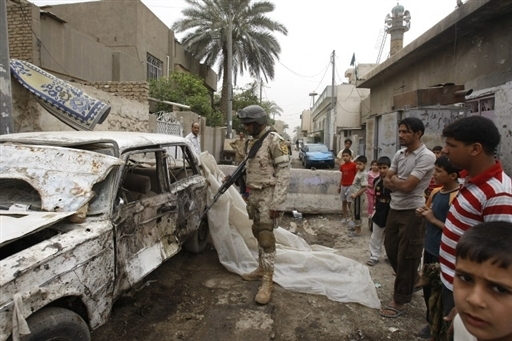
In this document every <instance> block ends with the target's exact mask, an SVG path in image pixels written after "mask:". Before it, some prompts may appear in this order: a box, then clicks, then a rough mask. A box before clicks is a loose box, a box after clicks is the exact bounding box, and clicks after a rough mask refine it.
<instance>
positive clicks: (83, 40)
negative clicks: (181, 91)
mask: <svg viewBox="0 0 512 341" xmlns="http://www.w3.org/2000/svg"><path fill="white" fill-rule="evenodd" d="M20 1H21V2H20V4H21V5H20V4H19V3H18V2H17V1H16V2H15V1H12V0H7V4H8V23H9V44H10V46H11V47H12V53H11V57H12V58H18V59H22V60H26V61H29V62H31V63H33V64H35V65H37V66H39V67H42V68H44V69H45V70H47V71H50V72H52V73H53V74H55V75H57V76H59V77H60V78H65V79H75V80H84V81H108V80H114V81H143V80H146V79H147V58H148V55H147V54H148V53H149V54H151V55H152V56H153V57H155V58H157V59H158V60H159V61H161V62H162V66H161V70H162V71H161V74H162V76H167V75H168V73H170V72H172V71H173V70H175V69H176V68H177V67H178V66H181V68H182V69H183V70H186V71H188V72H190V73H192V74H194V75H197V76H199V77H200V78H202V79H204V82H205V85H206V86H207V87H208V88H209V89H210V91H212V92H214V91H216V90H217V74H216V73H215V72H214V71H213V70H212V69H211V68H210V67H208V66H207V65H204V64H201V63H200V62H199V61H198V60H196V59H195V58H193V57H192V56H191V55H190V54H189V53H187V52H185V51H184V49H183V47H182V46H181V45H180V44H179V42H177V41H176V40H175V37H174V32H173V31H171V30H170V29H169V28H168V27H167V26H166V25H165V24H164V23H163V22H162V21H160V20H159V19H158V17H157V16H156V15H155V14H154V13H153V12H151V10H149V8H147V7H146V6H145V5H144V4H143V3H142V2H141V1H140V0H126V1H116V0H103V1H93V2H81V3H74V4H62V5H52V6H43V7H41V8H39V7H37V6H35V5H32V4H30V3H28V2H25V1H24V0H20ZM36 36H37V37H36ZM177 49H178V50H180V49H181V50H180V51H177ZM107 64H108V65H107Z"/></svg>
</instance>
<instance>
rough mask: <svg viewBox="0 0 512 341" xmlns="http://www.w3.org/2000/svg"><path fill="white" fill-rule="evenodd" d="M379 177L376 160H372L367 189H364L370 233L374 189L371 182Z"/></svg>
mask: <svg viewBox="0 0 512 341" xmlns="http://www.w3.org/2000/svg"><path fill="white" fill-rule="evenodd" d="M378 176H379V166H378V165H377V160H373V161H372V163H371V165H370V170H369V171H368V187H367V189H366V199H367V201H368V228H369V229H370V231H372V227H373V223H372V214H373V209H374V206H375V188H374V187H373V181H374V180H375V179H376V178H377V177H378Z"/></svg>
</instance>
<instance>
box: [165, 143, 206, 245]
mask: <svg viewBox="0 0 512 341" xmlns="http://www.w3.org/2000/svg"><path fill="white" fill-rule="evenodd" d="M167 154H168V163H169V172H170V179H171V188H170V191H171V192H172V193H173V194H175V195H176V196H177V197H178V198H179V201H178V216H177V226H176V232H175V237H176V239H177V240H178V241H179V242H180V243H182V244H183V243H185V242H187V241H188V240H190V239H191V238H195V239H196V242H197V243H196V245H195V246H193V247H191V244H190V243H189V244H188V247H187V244H185V249H187V250H188V251H192V252H200V251H201V249H203V248H204V246H205V245H206V244H205V242H206V240H205V238H206V237H207V236H208V231H207V229H208V227H207V226H204V225H201V223H202V221H201V220H200V217H201V216H202V214H203V211H204V209H205V206H206V196H207V187H208V183H207V182H206V179H205V177H204V176H203V175H202V174H201V171H200V169H199V165H198V160H197V159H196V157H195V156H194V153H193V152H192V151H191V150H190V149H189V148H188V147H187V146H186V145H177V146H172V147H169V148H167ZM203 220H205V219H203ZM198 230H200V231H199V234H198V233H197V232H198Z"/></svg>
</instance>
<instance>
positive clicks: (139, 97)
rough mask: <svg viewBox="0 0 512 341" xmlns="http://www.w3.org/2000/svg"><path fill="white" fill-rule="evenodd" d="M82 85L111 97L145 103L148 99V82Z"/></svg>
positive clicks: (89, 83)
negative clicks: (101, 91) (106, 93)
mask: <svg viewBox="0 0 512 341" xmlns="http://www.w3.org/2000/svg"><path fill="white" fill-rule="evenodd" d="M83 84H84V85H87V86H91V87H93V88H96V89H100V90H103V91H105V92H108V93H109V94H111V95H113V96H119V97H124V98H127V99H131V100H134V101H137V102H141V103H146V104H147V102H148V97H149V83H148V82H110V81H109V82H85V83H83Z"/></svg>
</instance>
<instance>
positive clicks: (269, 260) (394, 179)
mask: <svg viewBox="0 0 512 341" xmlns="http://www.w3.org/2000/svg"><path fill="white" fill-rule="evenodd" d="M238 117H239V119H240V121H241V123H242V124H243V125H244V126H245V129H246V130H247V132H248V134H249V135H251V136H252V137H253V138H252V139H250V140H248V141H246V140H245V137H244V136H243V135H242V134H240V138H239V140H237V141H234V142H233V143H232V146H233V148H234V149H235V150H237V164H239V163H240V161H241V159H243V158H245V157H248V158H249V159H248V163H247V166H246V169H247V173H246V182H247V186H248V188H250V191H251V193H250V195H249V199H248V201H247V211H248V213H249V218H250V219H252V220H253V234H254V236H255V237H256V239H257V240H258V246H259V259H258V267H257V268H256V269H255V270H254V271H253V272H251V273H248V274H245V275H243V276H242V277H243V278H244V279H245V280H262V285H261V287H260V289H259V291H258V294H257V295H256V297H255V300H256V302H258V303H260V304H266V303H268V302H269V301H270V297H271V291H272V274H273V271H274V262H275V238H274V235H273V229H274V227H275V225H276V224H275V223H276V219H278V217H279V214H280V213H279V212H278V211H277V206H279V204H281V203H283V202H284V200H285V198H286V191H287V186H288V182H289V177H290V174H289V173H290V171H289V169H290V155H289V154H290V149H291V147H290V145H291V144H290V143H287V142H288V141H284V140H283V139H282V138H281V137H280V136H279V135H278V134H277V133H275V132H272V131H271V129H270V127H268V126H267V124H266V119H267V117H266V113H265V112H264V110H263V109H262V108H261V107H259V106H249V107H246V108H244V109H242V110H240V111H239V113H238ZM424 133H425V126H424V124H423V122H422V121H421V120H420V119H419V118H415V117H407V118H404V119H403V120H402V121H400V123H399V125H398V138H399V142H400V145H401V146H402V147H403V148H402V149H400V150H398V151H397V152H396V154H395V155H394V156H393V157H392V158H390V157H387V156H381V157H379V158H378V159H377V160H373V161H371V163H370V169H369V171H367V170H366V168H367V163H368V160H367V158H366V157H365V156H364V155H357V156H355V155H354V152H353V151H352V150H351V146H352V141H351V140H350V139H346V140H345V146H344V149H343V150H342V151H340V153H339V154H338V155H337V160H338V162H339V164H340V167H339V170H340V172H341V177H340V182H339V187H338V193H339V195H340V200H341V202H342V221H341V222H342V225H343V226H345V227H347V228H348V229H349V230H351V231H350V234H349V236H350V237H352V238H357V237H360V236H361V226H362V221H361V198H362V197H363V196H364V195H366V197H367V202H368V211H367V213H368V217H369V218H368V219H369V220H368V226H369V228H370V231H371V237H370V241H369V253H370V257H369V259H368V261H367V262H366V264H367V265H368V266H375V265H377V264H378V263H379V261H380V258H381V256H382V254H383V249H384V250H385V253H386V258H387V261H388V262H389V264H390V265H391V267H392V269H393V271H394V274H395V275H396V277H395V281H394V288H393V295H392V299H391V301H390V302H388V303H387V304H385V305H384V306H383V308H382V309H381V310H380V311H379V314H380V315H381V316H382V317H385V318H398V317H400V316H402V315H403V314H405V312H406V310H407V305H408V303H410V301H411V298H412V296H413V293H414V291H417V290H418V289H423V296H424V300H425V319H426V325H425V326H424V327H423V328H421V329H420V330H419V331H418V333H417V334H416V336H419V337H422V338H425V339H430V340H432V341H437V340H443V341H444V340H479V341H481V340H495V341H498V340H512V323H510V315H511V314H512V252H511V251H510V250H512V182H511V179H510V177H509V176H508V175H507V174H505V172H504V171H503V168H502V166H501V163H500V161H499V160H497V159H496V158H495V155H494V152H495V150H496V148H497V147H498V145H499V143H500V134H499V132H498V129H497V127H496V126H495V125H494V123H493V122H492V121H491V120H489V119H487V118H485V117H482V116H470V117H466V118H461V119H458V120H456V121H454V122H452V123H451V124H449V125H447V126H446V127H445V128H444V129H443V132H442V136H443V138H444V139H445V146H444V147H441V146H435V147H433V148H432V149H431V150H430V149H429V148H427V146H426V145H425V144H424V143H423V142H422V141H421V138H422V137H423V135H424ZM257 141H260V142H259V144H260V145H259V146H258V147H254V148H256V150H257V152H256V154H255V155H256V156H254V157H253V156H251V155H248V154H250V149H251V148H252V147H253V146H254V145H258V144H257V143H256V142H257ZM193 142H194V141H193ZM261 143H263V144H264V148H261V149H259V148H260V146H261ZM238 151H239V153H238ZM238 154H240V155H238ZM253 155H254V153H253ZM421 264H422V265H421ZM420 265H421V266H420ZM453 331H455V332H453Z"/></svg>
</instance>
